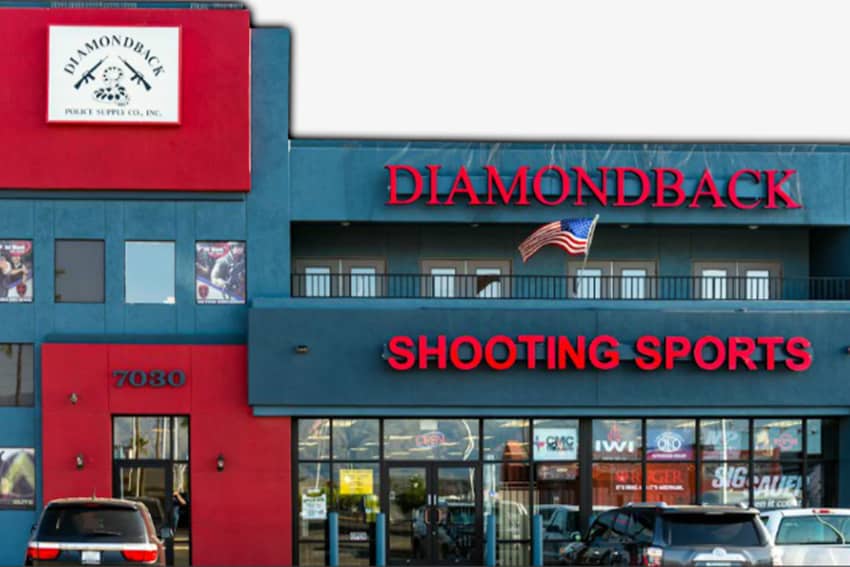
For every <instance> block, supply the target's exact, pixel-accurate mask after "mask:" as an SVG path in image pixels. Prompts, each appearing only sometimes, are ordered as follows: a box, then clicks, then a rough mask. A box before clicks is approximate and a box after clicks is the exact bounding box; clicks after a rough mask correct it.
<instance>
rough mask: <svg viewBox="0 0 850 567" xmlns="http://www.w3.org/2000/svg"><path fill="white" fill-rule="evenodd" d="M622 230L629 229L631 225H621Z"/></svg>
mask: <svg viewBox="0 0 850 567" xmlns="http://www.w3.org/2000/svg"><path fill="white" fill-rule="evenodd" d="M620 228H629V225H627V224H621V225H620Z"/></svg>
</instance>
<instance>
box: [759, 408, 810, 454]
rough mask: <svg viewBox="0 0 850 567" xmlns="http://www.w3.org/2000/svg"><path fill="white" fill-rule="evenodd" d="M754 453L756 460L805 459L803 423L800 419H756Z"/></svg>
mask: <svg viewBox="0 0 850 567" xmlns="http://www.w3.org/2000/svg"><path fill="white" fill-rule="evenodd" d="M753 444H754V447H753V451H754V454H755V458H756V459H770V460H780V459H782V460H785V459H801V458H803V421H802V420H800V419H784V418H776V419H756V420H755V421H754V422H753Z"/></svg>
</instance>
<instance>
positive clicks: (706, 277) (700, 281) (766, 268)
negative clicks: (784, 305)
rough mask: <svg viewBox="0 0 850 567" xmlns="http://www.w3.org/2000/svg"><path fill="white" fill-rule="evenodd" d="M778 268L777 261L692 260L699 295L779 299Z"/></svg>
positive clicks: (714, 297) (718, 297)
mask: <svg viewBox="0 0 850 567" xmlns="http://www.w3.org/2000/svg"><path fill="white" fill-rule="evenodd" d="M781 272H782V270H781V266H780V264H779V263H777V262H723V261H718V262H694V276H696V284H697V285H696V286H695V290H694V291H695V295H696V296H697V297H699V298H700V299H747V300H766V299H778V298H779V297H780V296H781V283H782V282H781V276H782V273H781Z"/></svg>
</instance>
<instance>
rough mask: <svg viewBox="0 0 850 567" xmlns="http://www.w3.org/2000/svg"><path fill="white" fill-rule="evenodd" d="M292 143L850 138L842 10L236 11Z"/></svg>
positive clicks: (536, 6)
mask: <svg viewBox="0 0 850 567" xmlns="http://www.w3.org/2000/svg"><path fill="white" fill-rule="evenodd" d="M244 1H245V2H246V4H247V5H248V6H249V7H250V9H251V11H252V14H253V22H254V25H258V26H263V25H285V26H287V27H289V28H290V29H291V31H292V34H293V54H294V61H293V86H292V95H293V96H292V104H293V107H292V134H293V136H294V137H323V138H326V137H348V138H357V137H364V138H385V137H386V138H400V139H430V138H440V139H459V140H463V139H485V140H487V139H490V140H520V139H524V140H577V141H580V140H605V141H619V140H634V141H665V140H670V141H676V140H686V141H794V142H808V141H832V142H850V111H848V107H849V106H850V96H848V94H850V65H848V63H847V60H848V57H850V3H848V2H844V3H841V2H834V3H829V2H820V1H816V2H807V1H800V0H796V1H793V2H792V1H786V0H774V1H752V2H745V1H743V0H739V1H726V0H723V1H712V2H704V1H702V2H692V1H688V0H677V1H673V0H669V1H662V0H646V1H644V0H641V1H638V0H632V1H621V2H620V1H617V2H614V1H605V0H603V1H598V0H597V1H591V0H582V1H558V2H556V1H550V2H544V1H537V0H530V1H526V0H514V1H513V2H502V1H498V0H490V1H484V0H452V1H449V0H429V1H427V2H425V1H420V0H374V1H366V0H347V1H345V0H322V1H315V0H295V1H285V0H244Z"/></svg>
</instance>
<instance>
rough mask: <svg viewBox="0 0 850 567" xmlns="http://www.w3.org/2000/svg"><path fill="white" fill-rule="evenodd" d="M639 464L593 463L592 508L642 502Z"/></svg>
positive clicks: (641, 474)
mask: <svg viewBox="0 0 850 567" xmlns="http://www.w3.org/2000/svg"><path fill="white" fill-rule="evenodd" d="M642 483H643V473H642V470H641V464H640V463H593V506H594V509H595V508H596V507H597V506H623V505H625V504H628V503H629V502H641V501H642V500H643V496H642V490H643V484H642Z"/></svg>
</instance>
